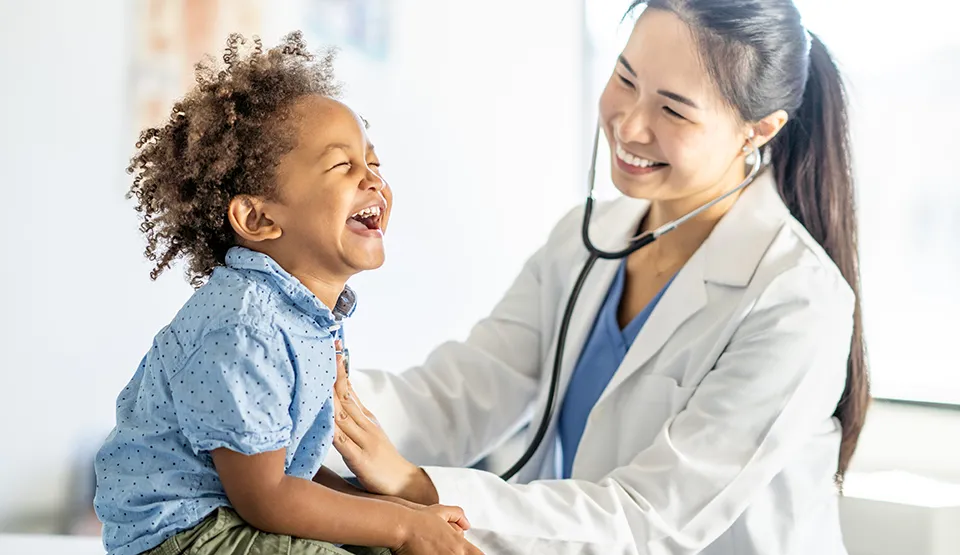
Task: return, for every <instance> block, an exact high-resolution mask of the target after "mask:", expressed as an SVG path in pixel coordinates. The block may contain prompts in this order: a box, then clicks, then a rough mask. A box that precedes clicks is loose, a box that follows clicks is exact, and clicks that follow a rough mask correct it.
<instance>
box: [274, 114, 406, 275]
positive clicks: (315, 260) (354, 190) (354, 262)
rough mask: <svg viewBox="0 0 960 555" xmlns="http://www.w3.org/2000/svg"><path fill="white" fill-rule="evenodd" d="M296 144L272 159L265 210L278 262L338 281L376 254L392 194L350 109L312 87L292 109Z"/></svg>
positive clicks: (374, 262) (374, 261) (378, 258)
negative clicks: (274, 232) (271, 189)
mask: <svg viewBox="0 0 960 555" xmlns="http://www.w3.org/2000/svg"><path fill="white" fill-rule="evenodd" d="M291 121H292V122H293V123H294V125H297V126H298V129H297V145H296V146H295V147H294V149H293V150H291V151H290V152H289V153H287V154H286V155H285V156H283V157H282V158H281V159H280V164H279V166H278V168H277V187H278V190H277V195H276V197H277V198H276V200H274V201H272V202H270V203H269V204H271V205H272V206H270V207H269V213H270V215H271V217H272V218H273V220H274V221H275V222H276V223H277V224H278V226H279V227H280V229H281V230H282V233H281V234H280V237H278V238H277V239H276V240H275V242H274V243H275V244H274V245H273V246H274V247H276V248H277V249H278V250H279V251H280V252H278V253H276V254H277V255H279V256H278V258H282V259H283V260H282V261H281V260H278V262H280V263H281V265H283V266H284V268H285V269H286V270H287V271H289V272H291V273H294V274H295V275H297V274H299V273H304V272H306V273H310V274H312V275H313V277H315V278H320V279H333V280H340V279H343V280H344V281H345V280H346V279H347V278H349V277H350V276H352V275H354V274H356V273H358V272H361V271H363V270H372V269H375V268H378V267H380V266H381V265H382V264H383V261H384V249H383V232H384V231H385V230H386V226H387V221H388V219H389V217H390V207H391V205H392V201H393V195H392V194H391V192H390V188H389V186H388V185H387V184H386V182H385V181H384V180H383V179H382V178H381V177H380V161H379V160H378V159H377V155H376V154H375V153H374V151H373V145H372V144H371V143H370V141H369V139H368V138H367V134H366V131H365V128H364V125H363V123H362V121H361V120H360V118H359V117H357V115H356V114H354V113H353V111H352V110H350V109H349V108H347V107H346V106H344V105H343V104H341V103H340V102H337V101H335V100H332V99H329V98H325V97H322V96H318V95H312V96H307V97H304V98H303V99H301V100H299V101H298V102H297V103H296V105H295V106H294V109H293V118H292V120H291Z"/></svg>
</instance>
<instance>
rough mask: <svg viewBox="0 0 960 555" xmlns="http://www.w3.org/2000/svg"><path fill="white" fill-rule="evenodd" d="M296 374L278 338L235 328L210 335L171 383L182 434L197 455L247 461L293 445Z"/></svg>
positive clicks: (277, 336)
mask: <svg viewBox="0 0 960 555" xmlns="http://www.w3.org/2000/svg"><path fill="white" fill-rule="evenodd" d="M294 384H295V378H294V368H293V364H292V363H291V361H290V357H289V354H288V350H287V345H286V342H285V341H284V339H283V336H282V335H281V334H280V333H279V332H275V333H273V334H268V333H263V332H261V331H259V330H254V329H251V328H248V327H245V326H233V327H228V328H223V329H219V330H216V331H213V332H210V333H208V334H207V335H206V336H205V337H204V338H203V339H202V340H201V343H200V346H199V348H197V350H196V352H195V353H194V354H193V355H192V356H191V357H190V358H189V359H188V360H187V363H186V365H185V366H184V367H183V369H182V370H180V372H178V373H177V374H175V375H174V376H173V377H172V378H171V379H170V388H171V391H172V394H173V400H174V406H175V408H176V413H177V420H178V422H179V424H180V429H181V431H182V432H183V434H184V436H186V438H187V440H188V441H189V442H190V445H191V447H192V448H193V450H194V452H195V453H196V454H198V455H199V454H200V453H201V452H203V451H212V450H214V449H218V448H221V447H223V448H226V449H230V450H231V451H235V452H237V453H242V454H244V455H255V454H258V453H265V452H269V451H276V450H278V449H282V448H284V447H286V446H287V445H288V444H289V443H290V436H291V430H292V428H293V422H292V420H291V417H290V405H291V402H292V398H293V388H294Z"/></svg>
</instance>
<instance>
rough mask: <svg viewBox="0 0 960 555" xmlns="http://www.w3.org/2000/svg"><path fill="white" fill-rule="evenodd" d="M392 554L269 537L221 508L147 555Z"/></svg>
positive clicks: (233, 513) (371, 548)
mask: <svg viewBox="0 0 960 555" xmlns="http://www.w3.org/2000/svg"><path fill="white" fill-rule="evenodd" d="M234 554H236V555H389V554H390V550H389V549H386V548H382V547H347V548H340V547H337V546H335V545H333V544H332V543H327V542H322V541H316V540H305V539H302V538H294V537H291V536H282V535H280V534H268V533H266V532H262V531H260V530H257V529H256V528H254V527H253V526H250V525H249V524H247V523H246V522H244V521H243V519H241V518H240V515H238V514H237V513H236V512H235V511H234V510H233V509H228V508H227V507H220V508H219V509H217V510H216V511H214V512H213V513H211V514H210V516H208V517H207V518H205V519H203V522H201V523H200V524H198V525H196V526H194V527H193V528H191V529H189V530H185V531H183V532H180V533H179V534H177V535H176V536H173V537H172V538H170V539H168V540H167V541H165V542H163V543H162V544H160V545H158V546H157V547H155V548H153V549H151V550H150V551H147V552H146V553H145V554H144V555H234Z"/></svg>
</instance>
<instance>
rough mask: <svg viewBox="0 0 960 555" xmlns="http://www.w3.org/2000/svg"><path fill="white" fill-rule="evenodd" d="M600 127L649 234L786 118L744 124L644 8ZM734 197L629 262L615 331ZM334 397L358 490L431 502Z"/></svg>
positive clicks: (680, 39) (724, 181)
mask: <svg viewBox="0 0 960 555" xmlns="http://www.w3.org/2000/svg"><path fill="white" fill-rule="evenodd" d="M691 104H692V105H691ZM600 121H601V125H602V128H603V132H604V135H605V137H606V139H607V141H608V143H609V144H610V151H611V160H610V163H611V166H612V172H611V173H612V176H613V182H614V184H615V185H616V187H617V189H619V190H620V192H621V193H623V194H624V195H626V196H629V197H634V198H642V199H647V200H649V201H650V208H649V211H648V212H647V214H646V216H645V217H644V220H643V222H642V225H641V231H648V230H651V229H655V228H657V227H660V226H661V225H663V224H665V223H667V222H669V221H671V220H673V219H676V218H678V217H680V216H682V215H684V214H686V213H688V212H690V211H691V210H693V209H695V208H697V207H699V206H701V205H703V204H705V203H706V202H708V201H710V200H713V199H715V198H717V197H719V196H720V195H722V194H723V193H725V192H727V191H730V190H732V189H734V188H735V187H736V186H737V185H739V184H740V183H741V182H742V181H743V179H744V178H745V177H746V173H747V167H746V162H745V158H746V155H747V153H748V152H750V151H751V150H752V149H753V148H754V146H755V147H760V146H763V145H764V144H766V143H767V142H769V141H770V140H771V139H772V138H773V137H774V136H775V135H776V134H777V133H778V132H779V131H780V129H782V128H783V126H784V125H785V124H786V122H787V114H786V112H785V111H783V110H778V111H776V112H774V113H772V114H770V115H768V116H766V117H764V118H762V119H761V120H759V121H755V122H745V121H743V119H742V118H741V117H740V116H739V115H738V114H737V112H736V110H735V109H734V108H733V107H732V106H730V104H729V103H728V102H727V101H725V99H724V98H723V97H722V95H721V94H720V92H719V90H718V89H717V88H716V86H715V84H714V83H713V82H712V81H711V79H710V78H709V75H708V73H707V72H706V71H705V70H704V68H703V66H702V65H701V61H700V56H699V54H698V52H697V45H696V42H695V40H694V36H693V34H692V33H691V31H690V29H689V28H688V27H687V26H686V25H685V24H684V23H683V22H682V21H681V20H680V19H679V18H678V17H677V16H675V15H674V14H672V13H670V12H666V11H660V10H655V9H647V10H645V11H644V12H643V14H642V15H641V16H640V17H639V18H638V21H637V24H636V25H635V27H634V30H633V33H632V34H631V36H630V39H629V40H628V42H627V44H626V46H625V47H624V50H623V52H622V53H621V56H620V57H619V58H618V60H617V64H616V67H615V69H614V71H613V73H612V75H611V76H610V79H609V81H608V82H607V85H606V87H605V89H604V91H603V94H602V96H601V99H600ZM745 146H746V147H749V148H748V151H747V152H744V147H745ZM618 147H620V148H621V149H622V150H624V151H626V152H628V153H630V154H632V155H634V156H637V157H640V158H645V159H648V160H652V161H656V162H663V163H666V164H667V166H666V167H664V168H662V169H659V170H657V171H654V172H648V173H646V174H644V175H637V173H636V172H631V171H629V170H627V169H624V168H623V167H622V166H621V165H620V163H619V162H618V159H617V154H616V153H617V148H618ZM737 197H738V195H731V197H729V198H728V199H726V200H725V201H724V202H720V203H718V204H717V205H715V206H714V207H712V208H711V209H710V210H707V211H705V212H704V213H702V214H700V215H699V216H698V217H697V218H695V219H693V220H690V221H689V222H687V223H685V224H684V225H683V226H680V227H678V228H677V229H676V231H673V232H671V233H670V234H667V235H665V236H663V238H662V239H659V240H658V241H656V242H654V243H653V244H652V245H651V246H650V247H647V248H644V249H640V250H639V251H637V252H636V253H634V254H632V255H631V256H630V257H629V258H628V259H627V261H626V265H627V268H626V270H627V279H626V284H625V289H624V293H623V297H622V299H621V304H620V307H619V314H618V316H619V321H620V324H621V326H626V325H627V324H628V323H629V322H630V321H631V320H632V319H633V318H634V317H635V316H636V315H637V314H638V313H639V312H640V311H641V310H642V309H643V308H644V307H645V306H646V305H647V304H648V303H649V302H650V300H651V299H652V298H653V297H654V296H655V295H656V294H657V293H658V292H659V291H660V290H661V289H662V288H663V287H664V285H666V283H667V282H668V281H669V280H670V279H671V277H672V276H673V275H674V274H675V273H676V272H677V271H678V270H679V269H680V268H681V267H682V266H683V265H684V264H685V263H686V262H687V260H689V259H690V257H691V256H692V255H693V253H694V252H695V251H696V250H697V249H698V248H699V247H700V245H701V244H702V243H703V242H704V241H705V240H706V238H707V236H708V235H709V234H710V232H711V231H712V230H713V228H714V226H715V225H716V224H717V222H719V221H720V219H721V218H722V217H723V216H724V215H725V214H726V213H727V211H729V210H730V208H731V207H732V206H733V205H734V203H735V202H736V200H737ZM336 393H337V395H336V397H335V400H336V402H337V406H338V409H337V414H338V416H337V435H336V437H335V441H334V446H335V447H336V448H337V449H338V450H339V451H340V453H341V454H342V455H343V457H344V460H345V461H346V463H347V465H348V466H349V467H350V469H351V470H352V471H353V472H354V473H355V474H356V475H357V477H358V478H359V479H360V481H361V483H362V484H363V485H364V487H366V488H368V489H369V490H370V491H376V492H378V493H383V494H388V495H395V496H398V497H403V498H405V499H409V500H411V501H415V502H418V503H423V504H432V503H437V502H438V494H437V490H436V488H435V487H434V485H433V483H432V482H431V481H430V478H429V476H428V475H427V474H426V473H425V472H424V471H423V470H422V469H420V468H417V467H416V466H414V465H413V464H411V463H409V462H407V461H406V460H404V459H403V458H402V457H401V456H400V455H399V454H398V453H397V452H396V449H395V448H394V446H393V445H392V444H391V443H390V441H389V439H388V438H387V437H386V435H385V434H384V433H383V431H382V430H381V429H380V428H379V426H378V425H377V422H376V418H375V417H374V416H373V415H372V414H371V413H370V411H368V410H366V408H365V407H363V405H362V403H361V402H360V401H359V400H358V399H356V394H355V393H353V391H352V389H351V388H350V386H349V382H348V380H346V378H345V377H344V378H343V379H341V380H338V384H337V389H336Z"/></svg>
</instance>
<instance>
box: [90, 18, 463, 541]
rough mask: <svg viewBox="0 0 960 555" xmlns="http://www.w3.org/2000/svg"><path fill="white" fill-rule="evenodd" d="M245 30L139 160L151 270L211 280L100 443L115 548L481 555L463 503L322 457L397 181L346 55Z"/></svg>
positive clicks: (148, 361) (100, 494)
mask: <svg viewBox="0 0 960 555" xmlns="http://www.w3.org/2000/svg"><path fill="white" fill-rule="evenodd" d="M243 43H244V40H243V38H242V37H240V36H238V35H233V36H231V37H230V39H229V41H228V43H227V50H226V53H225V55H224V57H223V59H224V62H225V63H226V67H225V68H224V69H222V70H217V69H215V68H213V67H212V64H210V63H203V64H198V66H197V85H196V87H195V88H194V89H193V90H192V91H191V92H190V93H189V94H188V95H187V96H186V97H185V98H184V99H183V100H182V101H180V102H177V103H176V104H174V106H173V110H172V112H171V115H170V120H169V122H168V123H167V124H166V125H165V126H164V127H163V128H162V129H149V130H147V131H145V132H144V133H143V134H142V135H141V137H140V141H139V142H138V143H137V148H138V149H139V152H138V153H137V154H136V156H135V157H134V158H133V161H132V164H131V166H130V168H129V171H130V172H131V173H133V174H135V179H134V183H133V187H132V189H131V193H132V195H133V196H135V197H136V199H137V201H138V206H137V211H138V212H140V213H141V214H142V217H143V224H142V225H141V230H142V231H143V232H144V233H145V234H146V237H147V248H146V256H147V257H148V258H149V259H150V260H152V261H154V262H156V266H155V268H154V270H153V271H152V272H151V277H152V278H154V279H155V278H156V277H157V275H158V274H160V273H161V272H162V271H163V270H165V269H167V268H169V266H170V264H171V263H172V262H174V261H175V260H177V259H179V258H183V259H185V260H186V263H187V273H188V276H189V278H190V281H191V283H193V284H194V285H195V286H196V287H198V289H197V291H196V292H195V293H194V295H193V296H192V297H191V299H190V300H189V301H187V303H186V305H184V307H183V308H182V309H181V310H180V312H179V313H178V314H177V316H176V317H175V318H174V319H173V321H172V322H171V323H170V324H169V325H168V326H166V327H165V328H163V329H162V330H161V331H160V333H159V334H158V335H157V336H156V338H155V339H154V342H153V346H152V348H151V349H150V350H149V352H148V353H147V354H146V356H145V357H144V358H143V361H142V362H141V363H140V367H139V368H138V369H137V372H136V373H135V374H134V376H133V378H132V380H131V381H130V383H129V384H128V385H127V387H126V388H125V389H124V390H123V392H121V394H120V396H119V399H118V401H117V426H116V428H115V429H114V430H113V432H112V433H111V434H110V436H109V438H108V439H107V441H106V443H105V444H104V445H103V447H102V448H101V449H100V451H99V453H98V455H97V459H96V470H97V494H96V502H95V506H96V510H97V515H98V516H99V518H100V519H101V520H102V521H103V523H104V532H103V534H104V544H105V546H106V548H107V550H108V551H109V553H110V554H111V555H126V554H132V553H142V552H149V553H151V554H163V555H173V554H181V553H183V554H185V553H191V554H194V553H198V554H201V553H202V554H223V553H285V554H308V553H309V554H320V553H324V554H333V553H347V551H344V550H343V549H341V548H340V547H338V545H344V544H348V545H361V546H387V547H389V548H392V549H395V550H397V551H399V552H403V553H424V554H432V553H479V552H478V551H476V549H475V548H473V546H471V545H470V544H469V543H468V542H467V541H466V540H465V539H464V538H463V532H462V530H463V529H466V527H467V523H466V520H465V519H464V517H463V514H462V512H461V511H460V510H459V509H458V508H455V507H442V506H434V507H423V506H420V505H415V504H413V503H409V502H405V501H402V500H399V499H395V498H387V497H380V496H374V495H370V494H366V493H364V492H361V491H360V490H357V489H355V488H353V487H351V486H350V485H349V484H348V483H346V482H344V481H343V480H341V479H340V478H339V477H338V476H336V475H335V474H333V473H332V472H331V471H329V470H327V469H324V468H322V467H321V463H322V461H323V459H324V457H325V456H326V454H327V452H328V450H329V449H330V446H331V440H332V436H333V429H334V417H333V411H334V408H333V403H332V401H331V391H332V388H333V385H334V381H335V379H336V376H337V370H338V368H337V365H338V363H339V364H343V361H342V359H341V357H340V348H341V344H340V341H341V333H342V332H341V329H340V328H341V326H342V325H343V319H344V318H346V317H348V316H350V314H351V313H352V312H353V309H354V304H355V296H354V294H353V292H352V291H351V290H350V289H349V288H347V287H346V282H347V280H348V279H349V278H350V277H351V276H353V275H354V274H356V273H358V272H361V271H363V270H372V269H375V268H378V267H379V266H380V265H381V264H382V263H383V259H384V249H383V241H382V238H383V231H384V230H385V229H386V226H387V221H388V219H389V216H390V206H391V200H392V195H391V193H390V189H389V187H388V186H387V185H386V183H384V181H383V179H382V178H381V177H380V163H379V161H378V159H377V156H376V154H375V153H374V150H373V146H372V145H371V144H370V142H369V141H368V139H367V137H366V132H365V126H364V124H363V123H362V120H361V119H360V118H358V117H357V116H356V114H354V113H353V112H352V111H350V109H349V108H347V107H346V106H344V105H343V104H340V103H339V102H337V101H336V100H334V97H335V95H336V94H337V87H336V85H335V84H334V81H333V77H332V69H331V68H332V57H331V55H329V54H328V55H326V56H323V57H320V58H314V57H313V56H312V55H311V54H310V53H309V52H308V51H307V50H306V48H305V45H304V43H303V41H302V39H301V36H300V34H299V33H293V34H291V35H289V36H288V37H286V38H285V39H284V42H283V43H282V44H281V45H280V46H279V47H277V48H274V49H271V50H269V51H267V52H263V51H262V49H261V45H260V41H259V40H258V39H256V40H255V46H254V48H252V49H251V52H249V53H241V52H240V46H241V45H242V44H243ZM341 370H343V369H342V368H341ZM360 551H363V550H362V549H356V550H354V552H360ZM381 551H383V550H381Z"/></svg>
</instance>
